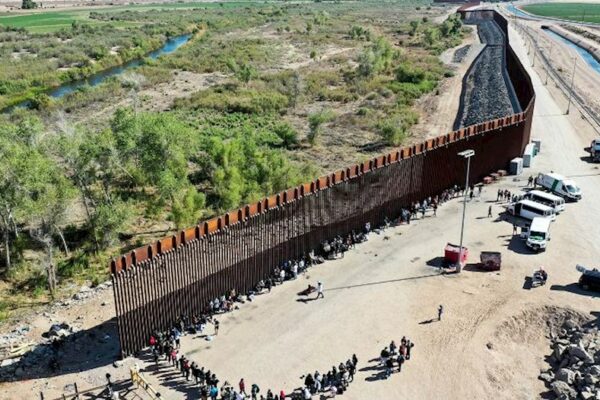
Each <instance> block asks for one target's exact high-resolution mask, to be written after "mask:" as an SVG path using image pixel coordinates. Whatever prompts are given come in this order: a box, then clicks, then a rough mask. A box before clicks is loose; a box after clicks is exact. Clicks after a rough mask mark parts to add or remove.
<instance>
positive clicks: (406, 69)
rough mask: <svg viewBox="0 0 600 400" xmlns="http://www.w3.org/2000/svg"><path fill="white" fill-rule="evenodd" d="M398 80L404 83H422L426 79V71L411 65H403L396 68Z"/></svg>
mask: <svg viewBox="0 0 600 400" xmlns="http://www.w3.org/2000/svg"><path fill="white" fill-rule="evenodd" d="M395 72H396V80H397V81H398V82H404V83H421V82H422V81H423V80H424V79H425V76H426V74H425V70H423V69H422V68H420V67H417V66H415V65H412V64H409V63H402V64H400V65H398V68H396V71H395Z"/></svg>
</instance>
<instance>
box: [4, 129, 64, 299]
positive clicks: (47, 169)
mask: <svg viewBox="0 0 600 400" xmlns="http://www.w3.org/2000/svg"><path fill="white" fill-rule="evenodd" d="M40 129H41V125H40V124H39V121H37V120H35V119H22V120H21V121H19V122H18V123H17V124H16V125H14V124H3V125H2V128H0V231H1V232H2V236H3V239H4V252H5V265H6V267H7V268H10V267H11V257H10V256H11V242H12V239H13V238H17V237H18V236H19V234H20V232H19V226H27V227H29V228H30V229H31V230H32V231H36V232H38V231H40V230H43V232H44V233H43V234H40V235H39V237H42V236H43V237H44V239H43V241H44V243H49V241H51V240H52V238H51V236H52V235H58V236H59V237H60V238H61V242H62V244H63V247H64V248H65V251H66V252H68V248H67V247H66V242H65V240H64V237H63V235H62V231H61V228H60V226H61V224H62V222H63V221H64V215H65V213H66V209H67V208H68V207H69V206H70V201H71V199H72V198H73V196H74V190H73V187H72V185H71V184H70V182H69V181H68V179H67V178H66V177H65V176H64V174H63V171H62V169H61V168H59V166H58V164H57V163H56V161H55V160H54V159H52V158H51V157H50V156H49V154H48V153H47V149H46V147H45V146H46V142H45V140H44V138H42V137H41V135H40V133H41V131H40ZM32 236H33V235H32ZM48 238H50V239H48ZM51 246H52V245H51V244H50V247H51ZM46 247H48V246H46ZM49 255H50V256H51V251H50V252H49ZM52 277H53V274H52V273H50V274H49V281H48V282H49V284H50V285H53V283H52ZM50 289H51V290H53V286H51V287H50Z"/></svg>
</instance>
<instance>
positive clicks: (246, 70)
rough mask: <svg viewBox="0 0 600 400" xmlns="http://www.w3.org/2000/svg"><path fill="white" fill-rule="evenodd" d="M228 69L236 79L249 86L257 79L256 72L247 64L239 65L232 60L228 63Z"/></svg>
mask: <svg viewBox="0 0 600 400" xmlns="http://www.w3.org/2000/svg"><path fill="white" fill-rule="evenodd" d="M227 67H228V68H229V70H230V71H231V72H233V74H234V75H235V77H236V78H237V79H238V80H239V81H240V82H242V83H244V84H247V83H248V82H250V80H251V79H253V78H255V77H256V75H257V74H256V70H255V69H254V68H253V67H252V66H251V65H250V64H247V63H242V64H238V63H236V62H235V60H233V59H230V60H229V61H228V62H227Z"/></svg>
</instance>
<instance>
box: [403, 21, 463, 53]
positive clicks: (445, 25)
mask: <svg viewBox="0 0 600 400" xmlns="http://www.w3.org/2000/svg"><path fill="white" fill-rule="evenodd" d="M413 22H415V21H412V22H411V28H412V27H413ZM423 26H425V28H424V29H421V30H422V32H423V34H422V35H420V36H421V38H420V42H418V43H420V44H422V45H423V46H425V47H426V48H427V49H429V50H432V51H433V53H434V54H440V53H441V52H442V51H444V50H446V49H448V48H450V47H454V46H457V45H458V44H459V43H460V42H461V40H462V37H463V29H462V21H461V19H460V16H459V15H458V14H454V15H450V16H449V17H448V18H447V19H446V20H445V21H444V22H442V23H441V24H435V25H431V24H428V22H427V21H425V20H424V21H423ZM416 32H417V29H416V28H415V30H414V33H413V30H411V35H412V36H415V34H416Z"/></svg>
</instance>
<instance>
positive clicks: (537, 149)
mask: <svg viewBox="0 0 600 400" xmlns="http://www.w3.org/2000/svg"><path fill="white" fill-rule="evenodd" d="M531 143H533V144H534V145H535V152H534V153H533V155H534V156H537V155H538V153H540V152H541V151H542V140H541V139H531Z"/></svg>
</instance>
